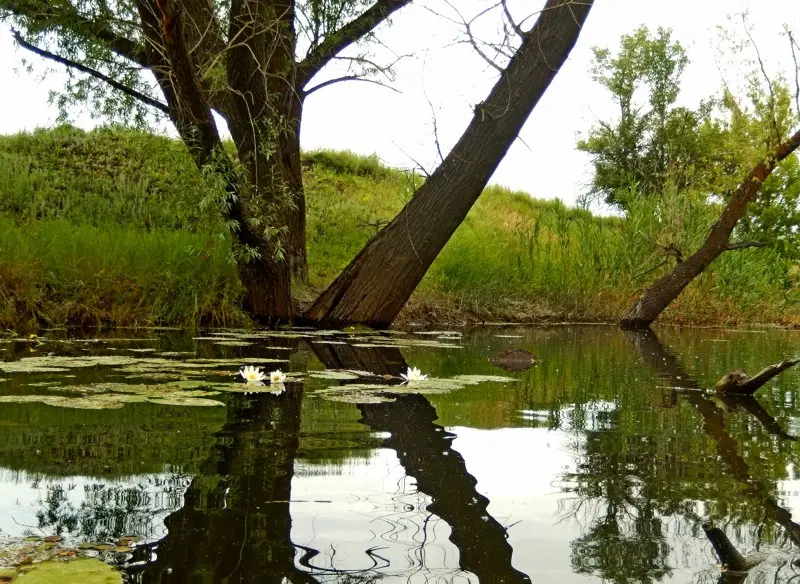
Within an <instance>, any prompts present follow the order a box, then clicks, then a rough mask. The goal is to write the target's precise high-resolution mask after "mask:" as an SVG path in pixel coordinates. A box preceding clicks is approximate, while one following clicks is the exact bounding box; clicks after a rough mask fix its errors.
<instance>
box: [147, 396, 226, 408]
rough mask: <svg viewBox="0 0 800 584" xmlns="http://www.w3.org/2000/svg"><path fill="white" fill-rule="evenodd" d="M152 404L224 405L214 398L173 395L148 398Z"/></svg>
mask: <svg viewBox="0 0 800 584" xmlns="http://www.w3.org/2000/svg"><path fill="white" fill-rule="evenodd" d="M148 401H150V402H151V403H154V404H160V405H162V406H193V407H198V406H199V407H214V406H222V405H225V404H223V403H222V402H219V401H217V400H215V399H205V398H202V397H181V396H174V397H165V398H157V399H156V398H153V399H150V400H148Z"/></svg>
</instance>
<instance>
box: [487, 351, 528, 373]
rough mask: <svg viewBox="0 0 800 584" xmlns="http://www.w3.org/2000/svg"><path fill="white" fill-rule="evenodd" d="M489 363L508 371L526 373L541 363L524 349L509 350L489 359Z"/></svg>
mask: <svg viewBox="0 0 800 584" xmlns="http://www.w3.org/2000/svg"><path fill="white" fill-rule="evenodd" d="M489 363H491V364H492V365H495V366H497V367H500V368H501V369H505V370H506V371H525V370H526V369H530V368H531V367H533V366H534V365H536V364H538V363H539V360H538V359H537V358H536V355H534V354H533V353H529V352H528V351H526V350H524V349H508V350H507V351H503V352H502V353H500V354H498V355H495V356H494V357H489Z"/></svg>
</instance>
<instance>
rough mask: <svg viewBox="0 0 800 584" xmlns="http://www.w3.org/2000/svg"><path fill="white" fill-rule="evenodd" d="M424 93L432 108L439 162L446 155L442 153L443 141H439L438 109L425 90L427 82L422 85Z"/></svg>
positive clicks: (434, 140)
mask: <svg viewBox="0 0 800 584" xmlns="http://www.w3.org/2000/svg"><path fill="white" fill-rule="evenodd" d="M422 93H423V95H424V96H425V100H426V101H427V102H428V107H430V108H431V120H432V122H433V142H434V144H436V152H437V153H438V154H439V162H444V155H443V154H442V146H441V142H440V141H439V124H438V123H437V121H436V110H435V109H434V107H433V102H431V98H430V97H428V92H427V91H426V90H425V84H423V85H422Z"/></svg>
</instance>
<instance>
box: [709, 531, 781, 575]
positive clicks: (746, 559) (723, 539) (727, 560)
mask: <svg viewBox="0 0 800 584" xmlns="http://www.w3.org/2000/svg"><path fill="white" fill-rule="evenodd" d="M703 531H705V532H706V537H707V538H708V541H710V542H711V545H712V546H713V547H714V551H715V552H717V557H718V558H719V561H720V563H721V564H722V569H723V571H728V570H731V571H733V572H746V571H747V570H749V569H751V568H753V567H755V566H757V565H758V564H760V563H761V562H763V561H764V560H765V559H766V554H763V553H755V554H750V555H747V556H743V555H742V554H741V553H739V550H737V549H736V547H735V546H734V545H733V544H732V543H731V540H729V539H728V536H727V535H725V532H724V531H722V530H721V529H720V528H718V527H706V526H703Z"/></svg>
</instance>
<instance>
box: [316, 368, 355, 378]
mask: <svg viewBox="0 0 800 584" xmlns="http://www.w3.org/2000/svg"><path fill="white" fill-rule="evenodd" d="M308 376H309V377H314V378H316V379H342V380H344V379H358V378H359V377H360V376H359V375H358V374H356V373H353V372H351V371H336V370H332V369H325V370H323V371H314V372H313V373H309V374H308Z"/></svg>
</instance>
